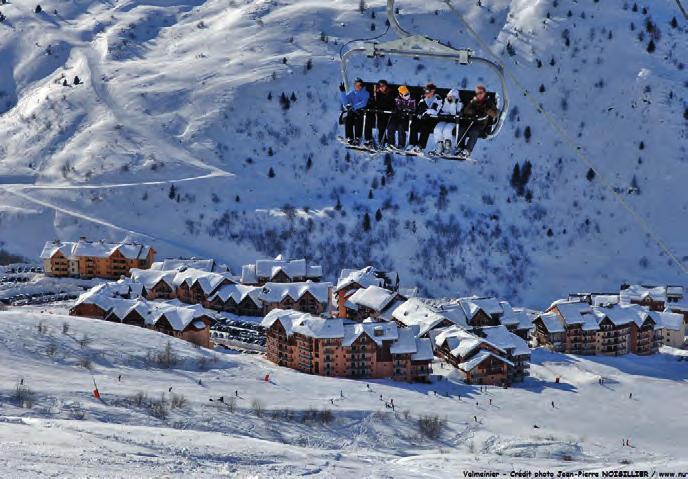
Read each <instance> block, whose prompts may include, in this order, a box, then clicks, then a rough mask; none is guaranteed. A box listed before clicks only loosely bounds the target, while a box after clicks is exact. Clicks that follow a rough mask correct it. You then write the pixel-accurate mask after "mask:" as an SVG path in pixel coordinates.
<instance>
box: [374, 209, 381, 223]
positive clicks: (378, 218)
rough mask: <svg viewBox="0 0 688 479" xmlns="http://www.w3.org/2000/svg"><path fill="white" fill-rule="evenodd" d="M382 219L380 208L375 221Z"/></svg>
mask: <svg viewBox="0 0 688 479" xmlns="http://www.w3.org/2000/svg"><path fill="white" fill-rule="evenodd" d="M381 220H382V211H381V210H380V208H378V209H377V211H376V212H375V221H377V222H380V221H381Z"/></svg>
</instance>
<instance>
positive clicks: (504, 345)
mask: <svg viewBox="0 0 688 479" xmlns="http://www.w3.org/2000/svg"><path fill="white" fill-rule="evenodd" d="M480 332H481V333H482V334H484V335H485V338H484V339H485V340H486V341H487V342H489V343H490V344H491V345H493V346H496V347H497V348H499V349H502V350H504V351H509V350H511V354H513V355H514V356H524V355H530V348H529V347H528V343H527V342H526V341H525V340H524V339H523V338H521V337H520V336H517V335H515V334H514V333H512V332H510V331H509V330H508V329H506V326H501V325H500V326H488V327H483V328H481V329H480Z"/></svg>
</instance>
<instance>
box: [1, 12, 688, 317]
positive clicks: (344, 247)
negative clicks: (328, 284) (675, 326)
mask: <svg viewBox="0 0 688 479" xmlns="http://www.w3.org/2000/svg"><path fill="white" fill-rule="evenodd" d="M36 3H37V2H28V1H26V0H15V1H13V2H10V3H8V4H5V5H0V11H1V12H2V13H3V15H4V16H5V17H6V18H5V20H4V21H3V22H2V23H0V125H1V128H0V183H2V184H0V248H2V249H5V250H7V251H9V252H10V253H15V254H22V255H25V256H27V257H35V256H36V255H37V254H38V252H39V251H40V245H41V244H42V242H43V241H44V240H46V239H51V238H54V237H61V238H64V239H67V238H75V237H78V236H82V235H88V236H91V237H96V238H99V237H106V238H112V239H118V240H120V239H123V237H125V236H126V237H129V238H136V239H142V240H145V241H150V242H152V243H153V244H154V245H155V246H156V247H157V248H158V250H159V252H160V253H161V254H162V255H168V254H186V255H191V254H194V255H204V256H213V257H216V258H218V259H221V260H223V261H226V262H228V263H229V264H231V265H232V266H233V267H234V268H238V266H239V265H240V264H242V263H244V262H247V261H249V260H251V259H253V258H254V257H256V256H263V255H275V254H277V253H287V254H290V255H305V256H307V257H312V258H313V259H315V260H318V261H320V262H321V263H322V264H323V265H324V267H325V270H326V273H327V275H329V276H330V277H335V275H336V274H337V272H338V270H339V268H341V267H343V266H347V267H350V266H359V267H360V266H363V265H365V264H368V263H375V264H378V265H380V266H383V267H388V268H392V269H394V270H397V271H399V272H400V274H401V279H402V283H405V286H409V287H411V286H416V285H417V286H420V287H421V290H422V291H424V292H426V293H430V294H434V295H447V294H451V295H457V294H487V293H497V294H499V295H501V296H504V297H507V298H509V299H511V300H513V301H517V302H518V301H522V302H526V303H528V304H529V305H531V306H543V305H545V304H546V303H548V301H549V300H551V299H552V298H554V297H556V296H559V295H561V294H562V291H567V290H576V289H611V290H614V289H616V288H617V287H618V283H619V282H620V281H621V280H655V281H662V282H673V281H679V279H680V274H681V273H680V272H679V270H678V268H676V266H674V265H672V264H671V263H670V262H669V259H668V258H667V257H666V256H665V255H662V254H660V251H659V249H658V248H657V246H656V245H655V244H654V242H653V241H651V240H650V239H648V238H647V237H646V236H645V234H644V233H643V231H642V230H641V229H639V228H638V226H637V225H636V224H635V223H634V222H633V221H632V219H631V217H630V216H629V214H628V213H627V212H626V211H624V210H623V209H622V208H621V207H620V205H619V203H618V202H617V201H616V200H615V199H614V198H613V195H611V194H610V193H609V192H608V191H606V190H604V189H603V188H602V187H601V182H600V175H598V176H597V177H595V178H592V175H589V176H588V167H587V166H585V165H584V164H583V163H582V162H581V161H579V160H578V159H576V157H575V153H574V151H573V150H572V148H571V147H570V146H569V145H567V144H566V143H565V142H564V141H563V140H562V139H561V138H560V137H559V136H558V135H557V134H556V132H555V130H554V129H553V128H552V127H551V126H550V125H549V124H548V123H547V122H546V121H545V119H544V117H543V115H542V114H540V113H538V111H537V109H536V108H535V107H533V106H532V105H531V104H530V103H529V102H528V101H526V100H525V99H524V98H523V96H522V94H521V93H520V92H519V91H518V89H517V87H516V85H515V84H514V83H510V86H511V94H512V97H513V102H512V108H511V111H510V114H509V119H510V121H509V122H508V123H507V125H506V127H505V129H504V130H503V133H502V134H501V136H500V137H499V138H498V139H496V140H495V141H493V142H490V143H485V142H483V143H480V144H479V147H478V149H477V151H476V153H475V156H476V157H477V158H478V159H479V163H478V164H457V163H453V162H448V163H435V162H431V161H428V160H419V159H408V158H394V160H393V169H394V174H393V175H390V176H388V175H387V174H386V168H385V165H384V161H383V158H382V157H379V158H370V157H368V156H365V155H363V156H361V155H357V154H350V155H347V154H346V152H345V151H343V150H342V149H341V145H339V144H338V143H337V142H336V140H335V136H336V134H337V132H338V130H337V129H338V126H337V124H336V120H337V116H338V104H337V101H338V95H337V93H338V92H337V84H338V83H339V81H340V79H339V76H338V71H339V64H338V61H337V60H338V54H339V50H340V48H341V45H342V44H343V43H344V42H347V41H349V40H351V39H356V38H365V37H370V36H374V35H379V34H381V33H383V32H384V31H385V16H384V6H383V3H384V2H382V1H381V0H375V1H372V0H371V1H368V2H366V3H367V7H368V8H367V10H366V11H365V12H364V13H361V12H359V9H358V6H359V2H357V1H354V0H329V1H327V2H322V1H315V0H250V1H249V0H232V1H229V2H227V1H219V0H208V1H196V0H178V1H168V0H162V1H156V2H146V1H143V0H118V1H116V2H114V3H113V2H101V1H97V0H87V1H79V2H74V1H69V2H62V1H59V2H58V1H57V0H47V1H44V2H41V7H42V11H41V12H40V13H35V9H36ZM478 3H481V4H482V6H478ZM454 4H455V6H456V7H457V8H458V9H459V10H460V11H461V12H463V13H464V14H465V17H466V18H467V19H468V20H469V21H470V22H471V24H472V25H473V27H474V28H475V29H476V30H477V32H478V33H479V34H480V36H481V37H482V39H483V40H484V41H485V42H487V43H488V44H489V45H491V48H492V49H493V50H494V51H495V52H496V53H498V54H499V55H500V56H501V59H502V61H503V62H504V63H505V64H506V65H507V67H508V69H509V71H510V72H511V73H513V74H514V75H515V76H516V77H517V78H518V79H519V81H520V82H522V83H523V84H524V85H525V86H526V88H527V89H528V90H529V91H530V92H532V93H533V94H535V95H536V96H537V98H538V100H539V101H540V103H541V104H542V106H543V107H544V108H545V109H546V110H547V111H548V112H550V113H551V115H552V116H553V117H555V118H556V119H557V121H558V122H560V123H561V125H562V126H563V128H564V129H565V130H566V131H567V132H568V133H569V134H570V135H571V136H572V137H574V138H575V140H576V142H577V143H578V145H579V146H580V147H581V151H582V152H583V153H584V154H585V155H587V156H588V157H589V158H590V159H591V161H592V162H593V163H594V164H595V165H596V167H597V169H598V172H599V173H600V174H602V175H604V176H605V177H606V178H608V179H609V180H610V182H611V185H612V187H614V188H615V189H616V190H617V191H618V192H619V194H621V195H622V196H623V198H624V199H625V200H626V201H627V202H628V203H629V204H630V205H631V206H632V207H633V208H635V209H637V210H638V211H639V213H640V215H641V216H642V217H644V218H645V219H646V220H647V221H648V222H649V224H650V226H651V228H652V229H653V230H654V231H656V234H657V235H658V236H659V237H661V238H662V239H663V240H664V241H665V242H666V243H667V244H668V246H669V247H670V248H671V249H672V250H673V251H674V252H675V253H676V254H677V255H678V257H679V258H681V259H682V260H684V259H685V257H686V256H688V253H686V250H688V242H687V241H686V239H685V238H686V237H688V235H687V233H688V231H687V230H686V228H687V227H686V224H685V222H684V221H681V219H682V218H684V217H685V213H686V209H687V208H688V198H687V197H686V195H685V194H684V185H685V183H686V180H687V179H688V171H687V170H686V160H687V159H688V152H687V149H688V146H687V145H688V141H687V138H688V128H687V123H686V114H687V113H684V111H685V110H686V108H687V107H688V93H687V91H688V90H687V86H686V83H685V82H686V71H685V69H684V63H685V62H686V61H687V60H688V59H687V58H686V55H687V54H688V34H687V31H686V28H687V26H686V23H685V21H684V20H683V18H682V17H681V15H680V12H679V10H678V8H677V7H676V4H675V3H674V2H672V1H669V0H660V1H654V2H645V3H643V2H638V3H637V5H635V4H634V2H632V1H629V0H605V1H604V2H600V1H597V0H579V1H577V2H566V1H561V0H538V1H530V0H528V1H526V0H483V1H482V2H459V1H455V2H454ZM399 6H400V13H401V21H402V23H403V24H404V26H405V28H407V29H409V30H411V31H414V32H419V33H423V34H432V35H433V36H434V37H437V38H439V39H440V40H443V41H446V42H451V44H452V45H454V46H462V47H464V46H465V47H471V48H473V49H475V50H476V51H477V52H478V53H481V54H483V55H485V56H488V54H487V53H486V52H484V51H481V50H480V48H479V45H478V44H477V43H476V42H475V41H474V40H473V38H472V37H471V36H469V35H468V34H467V32H466V31H465V30H464V29H463V28H461V25H460V23H459V22H458V21H457V18H456V17H455V16H454V15H453V14H452V13H451V12H450V11H449V10H448V8H447V6H446V5H445V4H444V2H440V1H428V2H412V1H410V0H409V1H403V0H402V1H400V2H399ZM373 14H374V18H372V17H373ZM674 17H676V19H677V21H676V23H675V26H674V25H672V19H673V18H674ZM373 26H374V28H375V30H374V31H372V28H373ZM385 38H390V39H391V38H393V37H392V35H391V34H388V35H387V37H385ZM651 38H652V39H653V42H652V43H653V47H654V51H651V52H650V51H648V50H653V48H648V46H649V42H650V39H651ZM507 46H509V48H507ZM309 61H310V62H311V63H310V64H309ZM307 65H312V68H308V67H307ZM354 70H355V71H356V74H360V75H361V76H362V77H364V78H365V79H368V80H377V79H379V78H387V79H390V80H394V81H397V82H399V81H406V82H408V83H411V84H422V83H424V82H426V81H428V80H432V81H434V82H435V83H437V84H438V85H442V86H464V85H466V86H468V87H470V86H471V85H472V84H474V83H475V82H477V81H484V82H486V83H487V84H488V86H489V87H490V88H494V87H496V85H497V79H496V78H495V77H493V76H491V75H490V73H489V71H487V70H483V69H482V68H481V67H477V66H476V67H470V68H466V67H460V66H458V65H451V64H450V65H444V64H440V63H439V62H425V61H424V62H416V61H413V60H410V59H409V60H404V59H399V60H397V59H395V60H393V61H392V62H391V66H389V65H388V64H387V63H386V62H385V61H379V62H368V63H365V64H364V63H363V62H359V63H358V64H355V65H354ZM77 76H78V78H79V82H78V84H75V81H74V80H75V77H77ZM282 93H284V94H285V95H286V96H287V97H291V95H292V93H294V96H293V97H291V98H292V100H290V101H289V103H290V105H289V108H288V109H285V108H284V107H283V106H284V103H283V102H282V103H281V102H280V101H278V100H279V97H280V95H281V94H282ZM293 98H295V100H293ZM526 130H528V134H526ZM525 161H530V162H531V163H532V165H533V172H532V177H531V179H530V181H529V182H528V184H527V185H526V191H527V190H529V191H530V192H531V194H532V201H527V199H526V195H523V196H519V195H517V194H516V192H515V190H514V188H512V186H511V184H510V180H511V175H512V171H513V168H514V164H515V163H519V164H520V165H521V166H523V164H524V162H525ZM269 171H272V172H274V175H269V174H268V173H269ZM339 206H341V208H339ZM378 210H379V211H380V213H381V219H380V220H379V221H375V220H374V219H373V225H372V229H371V230H370V231H364V230H363V228H362V222H363V217H364V215H365V214H366V213H368V214H369V216H370V217H371V218H375V216H376V212H377V211H378Z"/></svg>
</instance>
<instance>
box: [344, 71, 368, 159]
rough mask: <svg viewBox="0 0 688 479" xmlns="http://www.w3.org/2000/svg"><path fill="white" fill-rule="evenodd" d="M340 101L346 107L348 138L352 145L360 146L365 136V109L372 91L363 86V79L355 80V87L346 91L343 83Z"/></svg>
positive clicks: (345, 117) (345, 118)
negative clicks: (369, 91)
mask: <svg viewBox="0 0 688 479" xmlns="http://www.w3.org/2000/svg"><path fill="white" fill-rule="evenodd" d="M339 91H340V92H341V93H340V102H341V104H342V107H343V108H344V112H343V113H342V115H343V120H344V126H345V132H346V133H345V135H346V140H347V142H348V143H349V144H350V145H356V146H358V145H359V144H360V142H361V136H363V110H364V109H365V108H366V107H367V106H368V100H369V99H370V93H368V90H366V89H365V87H364V86H363V80H361V79H360V78H356V80H354V89H353V90H351V91H350V92H349V93H346V88H345V87H344V84H343V83H340V84H339Z"/></svg>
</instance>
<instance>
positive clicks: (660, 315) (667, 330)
mask: <svg viewBox="0 0 688 479" xmlns="http://www.w3.org/2000/svg"><path fill="white" fill-rule="evenodd" d="M649 314H650V316H652V319H654V321H655V333H656V334H655V339H656V340H657V343H658V345H660V344H663V345H665V346H671V347H672V348H682V347H683V346H684V344H685V340H686V323H685V321H684V317H683V315H682V314H678V313H672V312H670V311H662V312H659V311H650V312H649Z"/></svg>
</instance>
